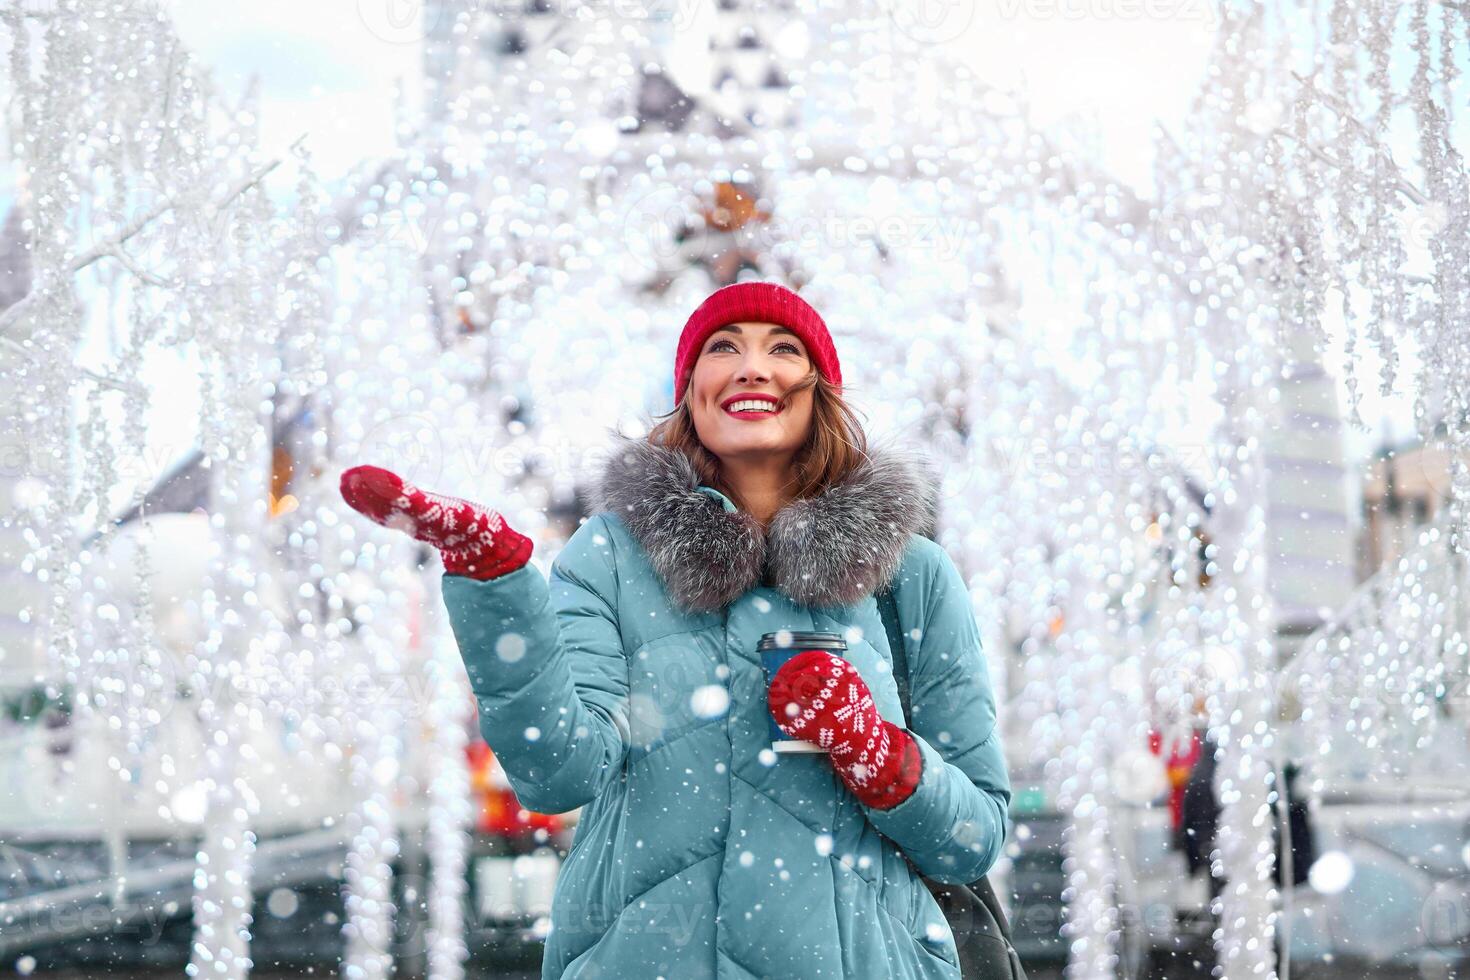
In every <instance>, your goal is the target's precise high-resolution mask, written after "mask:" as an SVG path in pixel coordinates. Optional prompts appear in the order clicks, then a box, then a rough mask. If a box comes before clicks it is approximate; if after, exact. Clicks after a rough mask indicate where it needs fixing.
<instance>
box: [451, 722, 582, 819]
mask: <svg viewBox="0 0 1470 980" xmlns="http://www.w3.org/2000/svg"><path fill="white" fill-rule="evenodd" d="M465 757H466V759H467V760H468V762H469V766H470V792H471V793H472V794H473V795H474V796H475V798H476V799H478V800H479V801H480V810H479V813H478V814H476V816H475V831H476V832H477V833H481V834H495V835H497V836H500V837H522V836H526V835H529V834H534V833H535V832H536V831H538V830H545V831H547V832H548V833H552V832H555V831H558V830H561V829H562V827H563V826H564V825H565V822H564V821H563V820H562V818H561V817H560V816H558V815H556V814H550V813H536V812H534V811H531V810H527V809H526V808H525V807H523V806H521V802H520V800H518V799H516V794H515V791H514V790H512V789H511V788H510V787H509V786H508V785H505V775H504V773H501V772H499V766H498V764H497V763H496V762H495V753H493V752H491V751H490V746H488V745H486V744H485V742H484V741H483V740H482V739H471V740H470V742H469V744H468V745H467V746H465Z"/></svg>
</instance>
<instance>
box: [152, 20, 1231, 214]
mask: <svg viewBox="0 0 1470 980" xmlns="http://www.w3.org/2000/svg"><path fill="white" fill-rule="evenodd" d="M633 2H635V0H605V3H606V5H607V6H609V7H610V9H623V8H619V7H617V6H616V4H618V3H633ZM640 2H641V0H640ZM880 2H881V4H882V9H885V10H887V11H889V12H890V14H891V15H892V22H893V25H894V28H895V29H896V30H901V31H905V32H906V33H908V35H909V36H910V37H913V38H914V39H915V40H918V41H920V42H921V43H924V44H935V45H938V46H941V47H942V48H944V49H945V50H947V51H949V52H950V53H952V54H953V55H954V56H955V57H956V58H960V59H963V60H964V61H965V62H966V63H967V64H968V65H969V66H970V67H971V68H972V69H973V70H974V71H975V72H976V73H978V74H979V75H980V77H982V78H984V79H985V80H987V81H989V82H991V83H992V84H995V85H997V86H1000V87H1002V88H1017V87H1024V88H1025V89H1026V90H1027V91H1028V92H1029V93H1030V97H1031V100H1032V106H1033V110H1034V112H1035V116H1036V119H1037V121H1038V122H1039V123H1041V124H1042V125H1046V124H1049V123H1051V122H1055V121H1057V120H1060V119H1062V118H1064V117H1066V116H1068V115H1069V114H1081V115H1084V116H1092V117H1095V118H1096V120H1097V123H1098V126H1099V128H1100V132H1101V135H1102V137H1103V152H1104V162H1105V164H1106V165H1107V166H1108V167H1109V169H1111V170H1112V172H1113V173H1115V174H1116V175H1117V177H1118V179H1120V180H1122V181H1124V182H1126V183H1129V184H1132V185H1133V186H1135V187H1138V188H1140V189H1144V190H1146V189H1147V188H1148V184H1149V177H1148V174H1149V167H1150V164H1151V153H1150V146H1151V142H1152V141H1151V128H1152V126H1153V125H1154V123H1155V121H1156V120H1157V121H1163V122H1164V123H1166V124H1168V125H1177V123H1178V121H1179V120H1180V119H1181V118H1182V117H1183V115H1184V113H1185V112H1187V111H1188V103H1189V99H1190V95H1191V93H1192V92H1193V91H1194V90H1195V87H1196V85H1197V83H1198V81H1199V79H1200V77H1201V73H1202V71H1203V68H1204V63H1205V59H1206V57H1207V56H1208V53H1209V45H1210V43H1211V41H1212V39H1213V37H1214V33H1215V27H1216V25H1215V23H1214V20H1213V17H1212V15H1211V13H1210V11H1211V9H1212V7H1211V4H1210V2H1207V0H1085V2H1084V0H880ZM648 3H649V4H650V5H653V4H659V5H661V6H662V7H663V8H665V9H667V10H668V11H669V13H670V16H671V22H672V23H673V24H674V25H675V27H676V33H675V37H676V38H677V37H680V36H685V35H687V36H691V37H698V36H700V35H699V27H700V25H701V24H702V23H703V21H704V20H705V19H707V18H708V17H709V16H710V9H711V7H712V0H648ZM169 7H170V9H171V10H172V12H173V15H174V17H175V20H176V23H177V24H178V27H179V31H180V33H181V34H182V35H183V37H184V39H185V40H186V41H187V42H189V44H190V45H191V47H192V48H193V50H195V51H196V52H197V54H198V56H199V58H200V60H201V61H202V62H203V63H204V64H206V65H208V66H210V68H211V69H212V70H213V72H214V74H215V78H216V80H217V81H218V82H219V83H220V84H221V85H222V86H224V87H225V89H226V91H236V92H238V91H240V90H241V89H242V88H243V86H244V84H245V81H246V79H247V78H248V77H249V76H250V74H251V73H258V74H259V75H260V77H261V84H262V96H263V107H262V108H263V111H262V140H263V143H264V145H265V146H266V147H267V148H284V147H285V146H287V145H288V144H289V143H290V142H291V141H292V140H293V139H295V138H296V136H298V135H299V134H300V133H301V132H302V131H306V132H308V133H309V134H310V135H309V137H308V143H309V145H310V146H311V147H312V149H313V155H314V159H315V160H316V161H317V162H318V165H319V166H320V167H321V169H322V172H323V173H324V174H326V175H334V174H340V173H342V172H345V171H346V170H347V169H348V168H350V167H351V165H352V164H353V163H354V162H355V161H357V160H359V159H361V158H362V157H364V156H371V155H374V154H382V153H387V152H389V151H390V150H391V149H392V148H393V116H394V108H393V107H394V104H395V99H396V98H398V93H399V92H400V91H401V92H402V93H403V97H404V98H407V99H408V100H409V101H410V104H417V101H418V99H419V98H420V94H421V87H420V84H419V72H420V63H419V59H420V55H421V49H422V46H421V40H422V37H421V35H422V34H423V28H422V23H421V22H422V3H421V0H312V2H309V3H304V2H300V0H295V2H285V0H255V2H253V3H250V4H238V5H235V4H231V5H225V4H205V3H200V2H198V0H171V2H170V4H169ZM701 47H702V46H698V45H692V44H691V45H685V46H682V47H681V48H679V49H678V50H676V51H674V52H673V53H671V56H670V65H669V68H670V70H671V72H673V73H674V74H675V76H676V77H678V78H679V80H680V81H681V82H683V83H684V84H685V86H686V88H688V89H689V90H691V91H694V92H695V93H696V94H697V90H698V89H699V88H700V86H701V82H702V81H703V80H705V79H707V70H706V69H705V68H704V65H703V61H702V58H703V55H704V52H703V51H702V50H700V48H701ZM809 56H811V55H809ZM1084 80H1085V81H1084Z"/></svg>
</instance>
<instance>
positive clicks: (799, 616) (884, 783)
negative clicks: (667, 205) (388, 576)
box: [342, 283, 1011, 980]
mask: <svg viewBox="0 0 1470 980" xmlns="http://www.w3.org/2000/svg"><path fill="white" fill-rule="evenodd" d="M674 378H675V388H674V390H675V393H676V400H677V403H678V404H677V408H676V409H675V410H674V411H673V412H672V413H671V415H670V416H669V417H668V418H666V420H665V421H664V422H662V423H661V424H660V425H658V426H657V427H655V429H654V430H653V432H652V433H651V434H650V436H649V438H648V439H647V440H646V441H644V440H629V439H623V440H622V442H621V444H620V445H619V446H617V447H616V448H615V450H614V452H612V453H611V455H610V457H609V460H608V462H607V464H606V468H605V470H604V472H603V474H602V478H601V481H600V484H599V486H598V488H597V496H596V501H595V503H596V506H595V511H596V513H594V515H593V516H592V517H591V518H589V519H588V520H587V521H586V522H585V523H584V524H583V525H582V526H581V527H580V528H579V529H578V530H577V531H576V533H575V534H573V535H572V537H571V539H570V540H569V541H568V542H567V544H566V546H565V547H564V548H563V549H562V551H561V552H560V553H559V554H558V555H557V558H556V560H555V561H554V562H553V563H552V565H551V570H550V584H549V587H548V583H547V581H546V580H545V579H543V578H542V576H541V575H540V574H539V573H538V572H537V571H536V570H535V569H534V567H528V566H527V561H528V559H529V557H530V553H531V543H530V541H529V540H528V539H526V538H525V537H524V536H522V535H520V534H518V533H517V532H516V531H514V530H513V529H511V528H510V527H509V526H507V525H506V523H505V522H504V520H503V519H502V518H501V517H500V515H499V514H497V513H496V512H495V511H493V510H491V509H489V508H487V507H482V506H480V505H477V504H473V503H469V502H467V501H462V500H459V499H456V498H448V497H442V496H438V495H435V494H430V493H425V492H423V491H421V490H419V489H418V488H416V487H413V486H411V485H407V484H403V483H402V481H400V480H399V479H398V478H397V477H395V476H394V475H393V474H391V473H388V472H387V471H385V470H380V469H376V468H372V467H356V468H354V469H352V470H349V471H347V473H345V474H344V475H343V479H342V492H343V495H344V496H345V497H346V498H347V500H348V502H349V503H350V504H351V505H352V506H353V507H355V508H356V509H358V510H360V511H362V512H363V513H365V514H366V515H368V516H369V517H371V518H372V519H374V520H376V521H378V522H379V523H383V524H388V525H390V526H400V527H402V528H404V529H405V530H408V531H410V533H413V534H414V535H415V536H416V537H418V538H419V539H420V540H424V541H427V542H429V543H431V544H434V545H435V546H436V547H438V548H439V549H440V551H441V554H442V555H443V558H444V570H445V578H444V588H443V594H444V602H445V605H446V606H447V607H448V609H449V614H450V621H451V623H452V626H453V630H454V634H455V637H456V639H457V640H458V642H459V647H460V651H461V653H462V655H463V657H464V661H465V666H466V668H467V669H468V672H469V676H470V681H471V685H472V687H473V689H474V692H475V695H476V697H477V699H478V703H479V713H480V728H481V731H482V732H483V734H484V736H485V740H486V742H488V743H489V744H490V746H491V747H492V748H493V749H494V751H495V754H496V756H497V758H499V760H500V762H501V764H502V765H503V767H504V769H505V771H506V773H507V775H508V776H509V778H510V780H511V783H512V785H513V786H514V788H515V790H516V792H517V794H518V795H519V796H520V799H521V801H522V803H523V804H524V805H525V806H527V807H528V808H530V809H533V810H538V811H544V812H560V811H564V810H569V809H572V808H574V807H579V806H580V807H585V810H584V811H583V813H582V815H581V820H580V822H579V824H578V826H577V833H576V838H575V841H574V843H573V845H572V848H571V851H570V853H569V855H568V857H567V860H566V862H565V864H564V865H563V868H562V871H561V875H560V877H559V878H558V881H557V886H556V894H555V899H554V902H553V909H552V928H551V934H550V936H549V938H548V940H547V944H546V953H545V959H544V965H543V976H544V977H547V978H551V977H618V978H624V977H627V978H645V977H646V978H652V977H659V976H662V977H668V978H691V977H720V978H748V977H776V978H800V980H812V978H817V977H839V978H840V977H849V978H850V977H872V978H884V980H889V978H916V977H935V978H939V977H943V978H954V977H958V976H959V975H960V974H959V968H958V966H957V962H958V961H957V958H956V951H955V942H954V937H953V935H952V933H951V931H950V928H949V926H948V925H947V924H946V922H945V920H944V918H943V916H942V914H941V913H940V911H939V908H938V905H937V904H936V902H935V901H934V899H933V898H932V896H931V895H930V893H929V891H928V890H927V889H926V888H925V886H924V885H923V883H922V882H921V880H920V874H921V873H922V874H927V875H930V876H932V877H934V878H938V879H940V880H942V881H950V882H965V881H970V880H973V879H975V878H977V877H979V876H981V875H982V874H984V873H985V872H986V871H988V870H989V868H990V867H991V865H992V864H993V863H994V862H995V860H996V858H997V857H999V855H1000V853H1001V849H1002V846H1003V845H1004V842H1005V835H1006V819H1005V818H1006V809H1007V806H1008V804H1009V802H1010V795H1011V793H1010V783H1009V780H1008V778H1007V775H1006V770H1005V760H1004V756H1003V754H1002V752H1001V743H1000V735H999V732H998V731H997V730H996V724H995V718H996V715H995V703H994V698H993V696H992V694H991V688H990V683H989V679H988V676H987V672H986V667H985V662H984V659H983V657H982V653H981V649H980V639H979V632H978V630H977V628H976V625H975V619H974V615H973V613H972V611H971V607H970V598H969V594H968V592H967V590H966V588H965V584H964V581H963V579H962V578H961V577H960V575H959V573H958V571H957V570H956V568H955V566H954V564H953V562H951V561H950V559H949V557H948V556H947V555H946V554H945V552H944V551H943V550H942V549H941V548H940V547H939V546H938V545H937V544H935V543H934V542H933V541H932V540H930V537H932V533H933V522H934V519H935V513H936V510H937V500H938V489H937V486H936V480H935V478H934V477H933V475H932V473H925V472H923V471H922V469H921V467H920V466H919V465H918V464H916V463H915V462H914V461H912V460H909V459H906V458H905V457H904V456H902V455H901V454H899V453H896V452H887V451H878V450H876V449H873V450H865V448H864V447H865V440H864V439H863V435H862V431H861V429H860V428H859V426H858V425H857V424H856V422H855V421H854V420H853V416H852V413H851V411H850V409H849V408H848V407H847V406H846V405H845V404H844V402H843V401H842V398H841V383H842V375H841V368H840V365H839V364H838V360H837V353H836V351H835V349H834V348H833V346H832V340H831V337H830V336H829V334H828V332H827V328H826V325H825V324H824V323H823V322H822V319H821V317H820V316H818V314H817V312H816V311H815V310H814V309H812V308H811V306H809V305H808V304H807V303H806V302H805V301H803V300H802V299H800V298H799V297H798V296H797V295H796V294H795V293H793V292H791V291H789V290H787V289H784V288H783V287H781V286H777V285H775V284H771V283H738V284H736V285H733V286H727V287H725V288H723V289H720V290H718V291H716V292H715V293H713V294H712V295H711V296H710V297H709V298H708V299H706V300H705V301H704V303H702V304H701V305H700V307H699V308H698V309H697V310H696V311H695V312H694V314H693V315H692V316H691V317H690V318H689V321H688V323H686V325H685V327H684V331H683V334H682V336H681V338H680V341H679V346H678V351H677V355H676V357H675V364H674ZM756 403H759V404H756ZM926 535H928V537H926ZM889 583H892V584H893V586H894V592H895V598H896V601H897V606H898V610H899V622H900V623H902V624H903V626H904V629H905V631H906V634H907V639H906V647H905V649H906V651H907V657H908V665H909V671H910V675H909V676H910V678H911V692H912V703H913V718H912V719H911V721H910V722H909V724H908V726H907V727H903V726H902V725H901V724H894V723H893V721H891V720H885V719H883V718H881V717H879V715H878V712H877V711H876V710H875V708H874V702H875V701H877V702H878V703H880V704H885V705H890V706H896V705H897V704H898V700H897V696H896V685H895V683H894V678H893V673H892V669H891V664H892V658H891V655H890V652H889V645H888V641H887V637H886V634H885V631H884V627H883V623H882V620H881V618H880V614H879V611H878V607H877V605H876V602H875V600H874V598H873V593H874V592H875V591H876V590H878V589H879V588H881V587H883V586H885V585H886V584H889ZM782 629H791V630H821V631H830V632H837V633H840V634H843V635H844V637H845V638H846V640H847V644H848V649H847V651H846V653H845V655H844V656H845V659H838V658H836V657H834V656H832V655H831V654H828V653H824V652H819V651H807V652H803V653H801V654H798V655H797V656H796V657H794V658H793V659H792V660H791V661H789V662H788V663H787V664H786V665H785V666H783V667H782V668H781V670H780V671H779V672H778V673H777V675H776V676H775V677H774V678H773V679H772V680H771V681H770V682H769V683H768V682H767V680H766V678H765V676H764V673H763V671H762V667H761V662H760V659H759V655H758V654H757V652H756V644H757V641H759V640H760V638H761V636H762V635H763V634H765V633H768V632H774V631H777V630H782ZM868 685H873V687H872V688H871V689H870V688H869V686H868ZM885 713H886V714H888V715H889V717H890V718H896V719H898V720H899V721H900V722H902V720H903V719H902V718H901V717H900V715H901V712H900V711H899V709H898V708H897V707H891V708H889V709H888V710H887V711H885ZM772 717H774V718H775V719H776V721H777V724H778V725H780V727H781V729H782V731H784V732H786V733H787V734H788V735H791V736H792V737H797V738H804V739H807V740H810V741H814V742H819V743H820V744H821V745H823V746H825V747H826V748H827V750H828V751H827V753H825V754H808V755H798V754H784V753H783V754H780V755H777V754H776V753H773V752H771V751H770V744H771V739H770V735H771V732H770V730H769V722H768V718H772ZM916 869H917V870H916Z"/></svg>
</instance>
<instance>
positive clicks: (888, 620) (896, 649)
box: [874, 589, 914, 725]
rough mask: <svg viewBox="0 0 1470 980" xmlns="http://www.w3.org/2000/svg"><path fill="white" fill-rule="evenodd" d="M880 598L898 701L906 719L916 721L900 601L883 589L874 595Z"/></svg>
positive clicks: (879, 603) (909, 721)
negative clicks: (910, 708) (899, 611)
mask: <svg viewBox="0 0 1470 980" xmlns="http://www.w3.org/2000/svg"><path fill="white" fill-rule="evenodd" d="M874 598H875V599H877V600H878V614H879V615H880V616H882V617H883V629H884V631H885V632H887V634H888V649H889V651H890V652H891V653H892V654H893V682H894V683H895V684H897V685H898V703H899V704H901V705H902V706H903V717H904V721H906V722H908V723H909V724H910V725H912V724H913V723H914V715H913V712H912V711H911V710H909V656H908V651H907V650H905V649H904V645H903V626H902V625H900V623H899V621H898V602H897V600H895V599H894V598H893V592H892V591H891V590H889V589H883V590H881V591H879V592H878V593H876V594H875V595H874Z"/></svg>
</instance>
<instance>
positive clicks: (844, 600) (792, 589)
mask: <svg viewBox="0 0 1470 980" xmlns="http://www.w3.org/2000/svg"><path fill="white" fill-rule="evenodd" d="M698 485H699V477H698V476H697V474H696V472H695V469H694V465H693V464H692V463H690V461H689V460H688V458H686V457H685V456H684V454H683V453H681V452H679V451H677V450H673V449H666V448H664V447H661V446H654V445H652V444H650V443H649V442H647V441H646V440H643V439H629V438H626V437H617V444H616V445H615V446H614V447H613V450H612V452H611V453H610V454H609V456H608V459H607V463H606V466H605V467H604V469H603V473H602V477H601V479H600V481H599V482H598V484H597V486H596V488H595V489H594V491H593V500H592V505H593V510H594V511H595V512H603V511H607V512H611V513H612V514H614V515H616V516H617V517H618V518H620V519H621V520H622V521H623V523H624V524H625V525H626V526H627V528H628V530H629V531H630V532H631V533H632V535H633V537H634V538H635V539H636V540H637V541H638V542H639V544H641V545H642V546H643V549H644V551H645V552H646V553H647V554H648V558H649V562H650V564H651V565H652V566H653V569H654V571H655V572H656V573H657V574H658V576H659V577H660V578H661V579H662V580H663V583H664V587H665V588H666V589H667V590H668V593H669V595H670V597H671V598H672V599H673V600H674V602H675V604H677V605H678V606H679V607H680V608H681V609H683V610H684V611H686V612H713V611H715V610H719V609H722V608H724V607H725V606H727V605H729V604H730V603H731V602H733V601H734V600H736V599H738V598H739V597H740V596H742V595H744V594H745V593H746V592H747V591H749V590H750V589H751V588H752V587H754V586H756V585H758V584H761V583H764V584H767V585H771V586H774V587H775V588H777V589H779V590H780V591H781V592H783V593H784V594H785V595H787V596H788V597H789V598H791V599H792V600H793V601H795V602H797V603H798V604H800V605H804V606H823V607H825V606H840V605H851V604H853V603H856V602H858V601H860V600H861V599H863V598H864V597H866V596H868V595H871V594H872V593H873V592H875V591H877V590H878V589H879V588H880V587H882V586H884V585H886V584H888V582H889V581H890V580H891V579H892V578H893V576H894V574H895V573H896V572H897V571H898V566H899V563H900V562H901V560H902V559H903V553H904V549H905V548H906V547H907V545H908V540H909V535H910V534H913V533H919V534H922V535H924V536H926V537H930V538H932V537H934V533H935V528H936V525H937V523H938V513H939V475H938V472H937V470H936V468H935V467H934V464H933V462H932V461H931V460H930V459H929V458H928V457H927V456H924V455H922V454H919V453H916V452H913V451H911V450H900V449H896V448H879V447H876V446H872V445H870V446H869V448H868V458H867V460H866V461H865V462H864V463H862V464H861V465H860V466H859V467H858V468H857V469H856V470H854V471H853V473H852V474H851V475H850V476H849V478H848V479H847V480H845V481H844V482H842V483H840V484H838V485H836V486H832V487H829V488H828V489H827V490H826V491H825V492H823V493H821V494H819V495H817V496H816V497H812V498H809V499H806V500H795V501H792V502H791V503H790V504H788V505H786V506H785V507H783V508H782V509H781V510H780V511H779V512H777V514H776V515H775V517H774V518H772V520H771V523H770V528H769V530H768V531H767V532H766V533H764V534H763V533H762V531H761V527H760V525H759V524H758V523H757V522H756V520H755V519H754V518H753V517H751V516H750V515H749V514H747V513H746V512H745V511H735V512H734V513H728V512H726V511H725V510H724V508H723V507H722V506H721V505H720V502H719V501H718V500H716V499H715V498H714V497H712V496H710V495H709V494H707V493H702V492H700V491H698V490H696V489H695V488H696V487H697V486H698Z"/></svg>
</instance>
